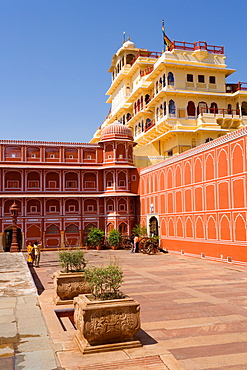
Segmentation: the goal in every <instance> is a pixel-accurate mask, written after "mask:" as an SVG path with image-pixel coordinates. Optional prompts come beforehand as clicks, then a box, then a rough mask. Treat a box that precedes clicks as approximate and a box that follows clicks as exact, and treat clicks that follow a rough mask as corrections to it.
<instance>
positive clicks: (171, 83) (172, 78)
mask: <svg viewBox="0 0 247 370" xmlns="http://www.w3.org/2000/svg"><path fill="white" fill-rule="evenodd" d="M168 85H174V76H173V73H172V72H169V73H168Z"/></svg>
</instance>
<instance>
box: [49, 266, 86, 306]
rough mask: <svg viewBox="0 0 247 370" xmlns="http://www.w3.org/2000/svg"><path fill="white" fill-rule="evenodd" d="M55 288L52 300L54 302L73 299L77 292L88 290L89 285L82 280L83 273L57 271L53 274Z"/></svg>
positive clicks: (83, 292) (82, 292)
mask: <svg viewBox="0 0 247 370" xmlns="http://www.w3.org/2000/svg"><path fill="white" fill-rule="evenodd" d="M53 284H54V289H55V296H54V301H55V303H56V304H62V303H68V301H71V303H72V301H73V298H74V297H77V296H78V295H79V294H85V293H89V292H90V288H89V285H88V284H87V283H86V282H85V280H84V273H83V272H82V273H68V274H66V273H61V272H60V271H57V272H56V273H55V274H54V275H53Z"/></svg>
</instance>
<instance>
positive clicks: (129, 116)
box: [126, 113, 131, 122]
mask: <svg viewBox="0 0 247 370" xmlns="http://www.w3.org/2000/svg"><path fill="white" fill-rule="evenodd" d="M130 119H131V114H130V113H127V114H126V120H127V122H128V121H129V120H130Z"/></svg>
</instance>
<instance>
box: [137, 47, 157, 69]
mask: <svg viewBox="0 0 247 370" xmlns="http://www.w3.org/2000/svg"><path fill="white" fill-rule="evenodd" d="M161 54H162V53H160V52H158V51H148V50H139V51H138V53H137V54H136V56H135V58H134V59H133V60H132V62H131V66H133V64H135V62H136V61H137V59H138V58H148V59H149V58H151V59H159V58H160V57H161Z"/></svg>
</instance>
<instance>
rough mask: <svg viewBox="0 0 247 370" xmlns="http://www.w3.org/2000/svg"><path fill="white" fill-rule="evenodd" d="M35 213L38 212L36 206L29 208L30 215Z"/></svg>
mask: <svg viewBox="0 0 247 370" xmlns="http://www.w3.org/2000/svg"><path fill="white" fill-rule="evenodd" d="M37 211H38V210H37V206H31V207H30V212H31V213H37Z"/></svg>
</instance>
